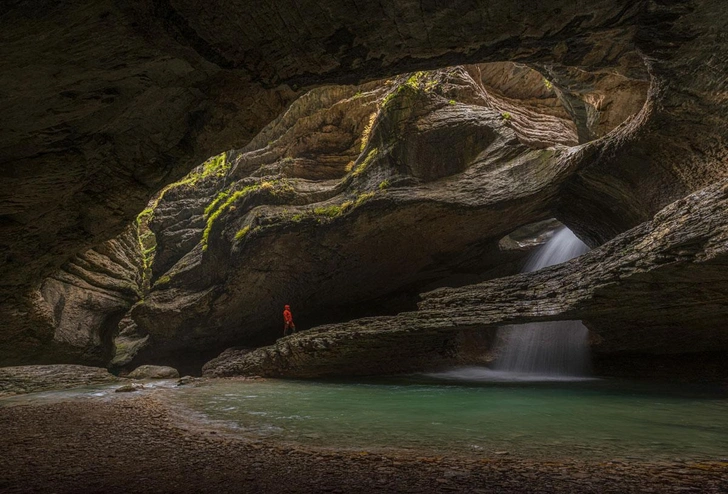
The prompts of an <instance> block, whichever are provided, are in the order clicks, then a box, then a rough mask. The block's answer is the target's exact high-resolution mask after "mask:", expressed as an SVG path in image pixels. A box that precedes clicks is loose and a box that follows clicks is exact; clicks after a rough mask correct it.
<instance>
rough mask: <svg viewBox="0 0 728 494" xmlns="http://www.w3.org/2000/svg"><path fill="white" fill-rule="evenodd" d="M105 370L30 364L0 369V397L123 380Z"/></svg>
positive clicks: (76, 366) (79, 366)
mask: <svg viewBox="0 0 728 494" xmlns="http://www.w3.org/2000/svg"><path fill="white" fill-rule="evenodd" d="M121 381H122V379H119V378H118V377H116V376H114V375H112V374H110V373H109V371H108V370H106V369H100V368H98V367H86V366H84V365H28V366H18V367H2V368H0V396H9V395H15V394H23V393H35V392H38V391H46V390H49V389H66V388H78V387H81V386H93V385H98V384H105V383H114V382H121Z"/></svg>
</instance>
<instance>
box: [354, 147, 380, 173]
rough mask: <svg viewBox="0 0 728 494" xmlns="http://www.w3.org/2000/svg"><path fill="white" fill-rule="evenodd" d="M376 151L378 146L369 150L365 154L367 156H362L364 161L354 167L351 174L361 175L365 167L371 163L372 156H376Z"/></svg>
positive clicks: (377, 151)
mask: <svg viewBox="0 0 728 494" xmlns="http://www.w3.org/2000/svg"><path fill="white" fill-rule="evenodd" d="M377 153H379V148H372V150H371V151H369V154H367V157H366V158H364V161H362V162H361V163H360V164H359V166H357V167H356V169H355V170H354V172H353V173H352V175H353V176H355V177H356V176H358V175H361V174H362V173H363V172H364V170H366V169H367V167H368V166H369V165H370V164H371V162H372V161H374V158H376V156H377Z"/></svg>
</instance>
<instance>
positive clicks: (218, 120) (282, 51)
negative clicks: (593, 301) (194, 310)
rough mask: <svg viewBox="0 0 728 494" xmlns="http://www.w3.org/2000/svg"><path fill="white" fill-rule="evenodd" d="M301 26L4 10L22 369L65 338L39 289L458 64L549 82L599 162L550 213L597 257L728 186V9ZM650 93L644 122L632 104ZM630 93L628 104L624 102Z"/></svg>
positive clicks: (264, 20)
mask: <svg viewBox="0 0 728 494" xmlns="http://www.w3.org/2000/svg"><path fill="white" fill-rule="evenodd" d="M289 7H290V6H288V5H285V4H275V5H273V4H267V3H262V4H259V5H254V6H251V5H247V4H246V5H242V4H241V5H234V4H229V3H224V2H204V3H201V2H199V0H172V1H162V2H157V1H154V2H151V1H144V0H137V1H134V2H130V3H123V4H122V3H118V2H110V1H100V2H95V3H93V5H91V4H87V3H84V2H75V3H64V4H59V5H55V4H54V5H46V4H43V5H42V8H39V6H38V4H36V3H35V2H32V1H27V0H26V1H16V2H12V3H9V4H7V5H6V6H3V7H2V8H0V23H2V28H3V29H2V32H3V36H4V42H3V43H2V45H1V48H0V50H1V51H0V55H2V56H0V60H1V61H2V62H0V63H1V64H2V65H1V66H0V68H1V69H2V70H0V85H1V87H2V93H3V94H4V95H8V97H7V98H4V99H3V101H2V103H0V105H2V106H0V110H2V114H3V115H4V117H5V118H4V126H3V132H2V137H1V138H0V163H2V165H1V168H0V173H2V178H3V180H2V181H1V182H0V184H1V185H0V215H1V216H0V232H2V235H1V236H0V238H2V242H1V243H0V255H1V257H0V260H1V261H2V265H1V266H0V277H1V279H2V284H1V287H0V316H2V319H3V320H4V321H5V329H4V332H5V333H6V335H7V336H6V341H7V342H8V343H6V344H5V346H7V347H9V348H10V347H12V348H14V349H15V350H9V351H8V352H9V354H13V355H26V356H27V357H25V358H27V359H30V360H32V359H34V358H35V357H34V353H33V352H36V350H37V348H36V347H37V344H38V342H39V341H47V340H48V339H49V338H50V337H51V336H50V335H51V334H52V328H51V330H49V329H48V326H47V325H46V324H45V322H44V321H47V320H48V317H47V314H46V312H47V310H46V309H47V308H46V307H45V305H44V304H43V303H42V300H41V297H40V295H39V292H38V288H39V286H40V285H41V283H42V280H43V279H45V278H46V277H47V276H50V275H52V274H53V273H54V272H56V270H57V269H59V268H60V266H62V265H63V264H64V263H66V262H67V261H68V260H69V259H70V258H71V257H72V256H74V255H77V254H79V253H82V252H85V251H86V250H87V249H88V248H90V247H93V246H96V245H99V244H100V243H101V242H102V241H105V240H108V239H110V238H112V237H114V236H116V235H118V234H119V233H121V232H122V231H123V228H125V227H126V226H127V225H128V224H129V222H131V221H132V219H133V217H134V216H135V215H136V214H137V213H138V212H139V211H140V210H141V209H142V208H143V207H144V204H146V202H147V200H148V198H149V197H150V196H151V195H152V194H153V193H154V192H156V191H158V190H159V189H161V188H162V187H163V186H164V185H165V184H168V183H170V182H172V181H174V180H176V179H178V178H180V177H181V176H182V175H183V174H184V173H186V172H187V171H188V170H189V169H190V168H192V167H193V166H195V165H196V164H198V163H200V162H201V161H202V160H204V159H205V158H206V157H208V156H210V155H213V154H216V153H218V152H220V151H222V150H224V149H230V148H241V147H243V146H244V145H245V144H246V143H248V142H249V141H250V140H251V139H252V138H253V137H254V136H255V135H258V134H259V132H260V130H261V129H263V128H264V126H265V125H267V124H268V123H269V122H270V121H271V120H273V119H274V118H276V116H277V115H280V113H281V112H282V110H283V109H284V108H286V107H287V106H288V105H289V104H290V102H291V101H293V100H294V99H295V97H297V96H298V95H299V94H301V93H302V92H303V88H309V87H313V86H316V85H320V84H325V83H332V82H360V81H362V80H373V79H375V78H379V77H384V76H391V75H393V74H397V73H402V72H404V71H410V70H420V69H431V68H435V67H443V66H450V65H454V64H459V63H472V62H485V61H503V60H512V61H517V62H519V63H524V64H528V65H530V66H532V67H536V68H538V69H539V70H540V71H541V73H542V74H543V75H545V76H546V78H547V81H548V82H549V84H550V85H552V86H553V88H555V90H556V91H557V93H558V95H559V99H560V100H561V101H562V102H563V104H564V105H565V108H566V111H567V113H568V114H569V115H570V117H571V119H572V120H573V122H574V124H575V128H576V133H577V136H578V141H579V142H581V143H587V144H584V145H582V146H580V147H577V148H574V149H572V150H571V151H570V152H569V153H568V156H566V155H565V156H564V157H563V158H564V160H567V161H568V163H567V164H566V165H565V166H566V168H567V169H568V170H569V177H568V180H567V179H564V180H563V181H560V182H559V187H558V193H557V194H556V195H557V196H558V197H559V201H558V203H557V204H556V205H555V207H554V208H553V209H555V213H556V216H557V217H559V218H560V219H562V220H563V221H564V222H565V223H566V224H567V225H568V226H570V227H572V228H573V229H574V230H575V231H577V232H578V233H579V234H580V235H581V237H582V238H584V239H585V240H587V241H588V242H589V243H590V244H591V245H597V244H599V243H601V242H603V241H605V240H607V239H610V238H612V237H614V236H615V235H617V234H618V233H620V232H623V231H625V230H627V229H628V228H630V227H633V226H635V225H637V224H639V223H641V222H644V221H646V220H649V219H650V217H651V216H652V215H653V214H654V213H655V212H657V211H658V210H659V209H660V208H662V207H663V206H665V205H666V204H668V203H670V202H672V201H674V200H675V199H677V198H680V197H682V196H684V195H685V194H688V193H690V192H692V191H695V190H698V189H700V188H701V187H704V186H705V185H706V184H709V183H712V182H714V181H716V180H720V179H722V178H723V177H725V176H726V168H725V166H724V165H725V161H726V151H725V150H726V149H728V146H726V145H725V143H726V136H728V126H726V124H725V118H724V117H723V114H724V113H725V112H724V111H723V109H724V106H725V102H726V100H725V88H726V80H725V78H723V77H721V74H723V73H725V72H726V66H727V64H728V60H726V58H725V57H722V56H721V55H720V54H722V53H725V52H726V49H725V39H724V37H723V36H722V35H721V33H722V32H724V31H725V27H726V26H727V25H728V13H726V10H725V9H724V8H723V6H722V4H721V3H720V2H717V1H715V0H681V1H675V2H655V1H651V0H643V1H639V2H632V1H627V0H623V1H611V0H610V1H607V0H599V1H595V2H591V3H590V5H589V11H588V12H586V11H584V7H583V5H581V4H576V3H574V2H569V1H565V0H552V1H548V2H539V3H538V4H537V5H535V4H528V5H526V4H519V3H509V4H507V5H502V4H493V3H492V2H482V3H476V4H472V3H467V5H466V4H461V3H458V2H456V3H447V4H433V5H426V6H422V5H420V4H419V3H414V2H408V1H404V2H399V3H397V4H396V5H384V4H379V3H376V4H374V3H361V2H354V3H351V4H336V5H334V4H329V3H326V2H324V3H323V4H321V3H320V2H318V3H316V2H314V3H311V4H310V5H309V4H297V5H296V8H289ZM420 7H421V8H420ZM241 26H244V28H241ZM79 40H83V41H82V42H81V41H79ZM28 60H31V61H32V63H28V62H27V61H28ZM647 84H649V86H650V90H649V94H648V98H647V101H646V104H645V105H644V106H643V107H642V109H641V110H639V112H638V113H636V112H634V111H633V110H632V107H633V105H637V106H639V102H640V101H641V99H640V91H639V90H633V89H634V88H643V87H644V86H645V85H647ZM623 87H627V88H630V90H629V91H625V92H623V93H622V95H623V96H622V97H619V98H610V97H609V96H608V94H609V93H610V92H612V91H613V90H614V89H615V88H623ZM595 90H596V91H595ZM455 99H457V98H455ZM458 101H459V100H458ZM626 108H629V109H626ZM558 111H559V112H560V111H561V110H558ZM501 113H502V114H508V115H510V116H511V118H510V120H511V122H512V123H511V125H512V127H513V129H514V131H517V130H518V129H519V128H520V129H524V128H529V125H527V124H524V123H523V122H527V121H528V119H526V120H523V122H522V121H521V118H520V112H518V111H516V109H512V110H502V111H501ZM607 113H611V116H606V114H607ZM633 113H636V115H634V116H633V117H632V118H630V119H628V121H627V122H626V123H625V124H624V125H622V126H620V127H619V128H617V129H616V130H614V131H611V132H610V133H609V134H606V135H605V133H606V132H607V131H608V130H609V129H611V128H612V127H613V125H615V124H617V123H618V122H622V120H623V118H625V117H626V116H629V115H632V114H633ZM603 116H605V117H606V118H602V117H603ZM516 133H518V132H516ZM594 138H597V139H596V140H592V139H594ZM529 145H532V146H535V145H543V143H541V142H539V141H538V140H534V141H532V142H530V143H529ZM567 165H568V166H567ZM437 173H439V172H437V171H436V172H435V175H437ZM440 213H441V211H440V212H436V214H440ZM513 226H517V225H513ZM353 302H356V301H353ZM213 322H214V321H213ZM38 328H41V329H38ZM18 342H20V343H19V344H16V343H18ZM221 343H222V342H221ZM13 358H14V357H13ZM5 361H6V362H12V361H13V360H12V359H11V360H5Z"/></svg>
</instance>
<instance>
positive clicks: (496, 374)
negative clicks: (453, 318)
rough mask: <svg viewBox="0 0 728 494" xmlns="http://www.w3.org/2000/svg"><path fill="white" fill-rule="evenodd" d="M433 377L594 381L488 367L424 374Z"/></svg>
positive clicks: (467, 380)
mask: <svg viewBox="0 0 728 494" xmlns="http://www.w3.org/2000/svg"><path fill="white" fill-rule="evenodd" d="M424 375H425V376H427V377H431V378H433V379H442V380H445V381H458V382H482V383H497V382H501V383H509V382H580V381H595V380H596V378H594V377H581V376H568V375H559V374H534V373H530V372H525V373H519V372H512V371H502V370H496V369H490V368H488V367H477V366H472V367H460V368H457V369H451V370H448V371H443V372H432V373H429V374H424Z"/></svg>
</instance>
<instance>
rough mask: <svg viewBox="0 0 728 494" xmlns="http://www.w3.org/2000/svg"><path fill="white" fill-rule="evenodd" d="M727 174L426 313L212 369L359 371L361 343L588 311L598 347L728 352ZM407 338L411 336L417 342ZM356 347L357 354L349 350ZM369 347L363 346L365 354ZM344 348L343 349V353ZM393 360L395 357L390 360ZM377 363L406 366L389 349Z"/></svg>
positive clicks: (329, 329)
mask: <svg viewBox="0 0 728 494" xmlns="http://www.w3.org/2000/svg"><path fill="white" fill-rule="evenodd" d="M727 263H728V182H725V181H723V182H721V183H718V184H715V185H713V186H710V187H707V188H705V189H703V190H701V191H699V192H697V193H694V194H692V195H690V196H688V197H686V198H684V199H682V200H680V201H677V202H675V203H673V204H671V205H669V206H668V207H666V208H664V209H663V210H662V211H660V213H659V214H657V215H656V216H655V218H654V220H652V221H650V222H646V223H644V224H642V225H639V226H638V227H635V228H633V229H631V230H629V231H628V232H626V233H624V234H622V235H620V236H618V237H616V238H615V239H613V240H612V241H610V242H607V243H606V244H604V245H602V246H601V247H599V248H597V249H594V250H592V251H590V252H589V253H587V254H584V255H583V256H581V257H579V258H576V259H574V260H571V261H569V262H567V263H564V264H560V265H557V266H553V267H550V268H546V269H543V270H540V271H537V272H533V273H523V274H519V275H515V276H511V277H506V278H499V279H495V280H490V281H487V282H484V283H481V284H476V285H469V286H466V287H462V288H455V289H453V288H448V289H445V288H443V289H439V290H435V291H433V292H430V293H427V294H425V295H424V296H423V301H422V302H421V303H420V310H419V311H417V312H411V313H403V314H399V315H397V316H392V317H375V318H367V319H360V320H355V321H351V322H348V323H343V324H335V325H329V326H323V327H320V328H316V329H314V330H312V331H309V332H306V333H303V334H299V335H294V336H292V337H288V338H284V339H281V340H279V341H278V342H277V343H276V344H275V345H273V346H269V347H264V348H259V349H257V350H255V351H252V352H249V353H246V354H245V355H236V356H233V357H232V358H230V359H226V360H218V361H217V362H216V363H215V365H214V366H210V367H208V368H207V373H208V374H209V375H232V374H251V375H271V376H291V377H295V376H302V377H303V376H305V377H311V376H320V375H335V374H357V373H360V368H359V367H358V365H357V363H356V361H358V359H362V358H364V359H374V360H375V361H376V362H378V361H379V360H378V356H377V354H376V352H372V353H373V354H372V355H369V356H365V355H363V354H357V353H356V352H357V350H356V349H357V348H359V347H360V346H361V342H362V341H365V342H366V341H373V342H375V341H385V340H393V341H396V342H397V344H398V345H399V346H398V348H402V349H403V352H404V354H405V355H407V349H406V348H407V346H408V345H409V343H414V342H416V341H419V339H420V337H421V338H422V339H423V340H427V339H428V338H430V337H431V336H430V335H433V334H440V335H444V334H447V333H448V332H451V333H452V334H453V337H455V335H457V334H458V333H459V332H461V331H463V330H464V329H469V330H473V329H478V330H481V331H484V332H486V334H491V332H492V330H493V328H494V327H496V326H498V325H503V324H518V323H525V322H533V321H554V320H567V319H581V320H583V321H584V323H585V324H586V325H587V326H588V327H589V328H590V329H591V330H592V331H593V332H594V333H596V337H595V338H594V339H595V340H597V343H596V344H595V345H594V349H595V351H597V352H598V353H600V354H601V355H605V356H606V355H609V354H612V355H619V354H623V353H632V354H635V353H637V354H639V353H643V354H684V353H690V352H695V353H696V354H698V353H699V352H723V354H727V353H728V331H727V330H726V328H725V327H724V324H723V323H724V321H725V318H726V316H728V295H727V294H728V276H726V273H728V270H726V264H727ZM408 342H409V343H408ZM350 353H351V354H354V355H355V358H353V359H352V360H351V361H349V360H348V359H346V358H345V356H346V355H347V354H350ZM364 353H366V352H364ZM342 356H344V357H342ZM385 361H386V360H385ZM391 362H392V363H390V365H389V366H385V367H384V368H383V367H380V366H377V367H375V368H373V369H372V370H373V372H371V373H372V374H374V373H378V372H382V373H386V372H393V371H397V370H399V366H402V363H401V361H398V360H397V359H396V358H395V359H392V361H391Z"/></svg>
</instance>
